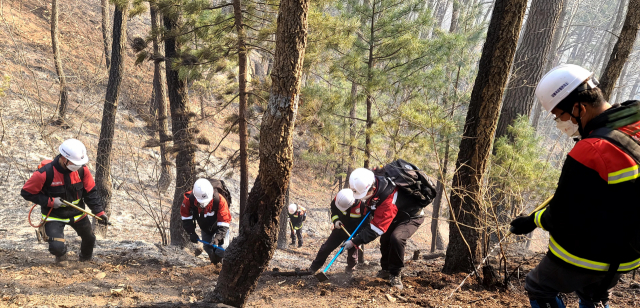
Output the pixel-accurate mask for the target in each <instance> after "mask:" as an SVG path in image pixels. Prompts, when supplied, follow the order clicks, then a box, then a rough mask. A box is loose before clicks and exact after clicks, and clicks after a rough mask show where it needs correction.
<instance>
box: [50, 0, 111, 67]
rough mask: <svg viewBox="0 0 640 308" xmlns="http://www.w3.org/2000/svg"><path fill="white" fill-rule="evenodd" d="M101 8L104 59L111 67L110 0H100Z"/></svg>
mask: <svg viewBox="0 0 640 308" xmlns="http://www.w3.org/2000/svg"><path fill="white" fill-rule="evenodd" d="M54 1H56V0H54ZM100 9H101V11H102V43H103V45H104V60H105V64H106V65H107V69H109V66H111V56H110V52H109V42H110V41H111V33H109V21H110V18H109V12H110V8H109V0H100Z"/></svg>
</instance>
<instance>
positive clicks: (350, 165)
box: [344, 81, 358, 188]
mask: <svg viewBox="0 0 640 308" xmlns="http://www.w3.org/2000/svg"><path fill="white" fill-rule="evenodd" d="M357 94H358V85H357V84H356V83H355V82H353V81H351V96H350V99H351V104H352V105H351V110H350V111H349V117H350V118H351V124H350V125H349V157H348V158H347V161H348V163H347V178H346V180H345V181H344V188H349V176H351V172H352V171H353V169H354V166H353V164H354V163H355V154H356V153H355V146H354V144H355V143H356V124H357V123H358V122H357V121H358V120H356V106H357V105H358V104H357V103H358V100H357V98H356V95H357Z"/></svg>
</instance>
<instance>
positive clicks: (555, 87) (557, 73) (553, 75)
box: [536, 64, 597, 112]
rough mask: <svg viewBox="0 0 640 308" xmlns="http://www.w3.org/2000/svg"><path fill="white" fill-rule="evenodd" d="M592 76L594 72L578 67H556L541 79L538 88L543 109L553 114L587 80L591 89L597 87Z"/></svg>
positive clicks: (537, 95) (564, 65)
mask: <svg viewBox="0 0 640 308" xmlns="http://www.w3.org/2000/svg"><path fill="white" fill-rule="evenodd" d="M592 76H593V72H590V71H588V70H586V69H585V68H583V67H580V66H577V65H573V64H562V65H559V66H556V67H554V68H553V69H552V70H550V71H549V72H548V73H546V74H545V75H544V76H542V79H540V82H539V83H538V86H537V87H536V97H537V98H538V100H540V103H541V104H542V107H544V109H545V110H547V111H549V112H551V110H553V108H555V107H556V106H557V105H558V103H560V102H561V101H562V100H563V99H565V98H566V97H567V96H568V95H569V94H570V93H571V92H573V90H575V89H576V88H577V87H578V86H579V85H580V84H582V83H583V82H584V81H585V80H587V79H589V81H588V82H587V83H588V85H589V86H590V87H591V88H595V87H597V81H596V82H594V81H593V78H591V77H592Z"/></svg>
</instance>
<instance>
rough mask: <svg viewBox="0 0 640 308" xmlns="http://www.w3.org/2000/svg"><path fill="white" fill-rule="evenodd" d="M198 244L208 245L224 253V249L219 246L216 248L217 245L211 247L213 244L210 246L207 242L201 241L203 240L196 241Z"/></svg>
mask: <svg viewBox="0 0 640 308" xmlns="http://www.w3.org/2000/svg"><path fill="white" fill-rule="evenodd" d="M198 242H200V243H203V244H207V245H209V246H213V248H215V249H220V250H222V251H224V248H222V247H220V246H218V245H213V244H211V243H209V242H205V241H203V240H198Z"/></svg>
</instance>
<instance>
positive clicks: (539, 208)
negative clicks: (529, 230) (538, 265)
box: [503, 195, 554, 239]
mask: <svg viewBox="0 0 640 308" xmlns="http://www.w3.org/2000/svg"><path fill="white" fill-rule="evenodd" d="M553 196H554V195H551V197H549V198H547V200H544V202H542V203H540V205H538V207H536V208H535V209H533V211H531V213H529V215H531V214H533V213H535V212H537V211H539V210H542V209H543V208H545V207H547V206H548V205H549V202H551V200H552V199H553ZM509 229H511V228H509ZM511 234H513V233H511V230H509V231H507V234H505V236H504V237H505V238H506V237H507V236H509V235H511ZM503 239H504V238H503Z"/></svg>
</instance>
